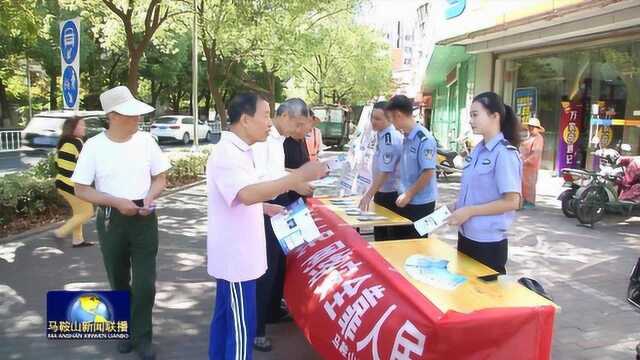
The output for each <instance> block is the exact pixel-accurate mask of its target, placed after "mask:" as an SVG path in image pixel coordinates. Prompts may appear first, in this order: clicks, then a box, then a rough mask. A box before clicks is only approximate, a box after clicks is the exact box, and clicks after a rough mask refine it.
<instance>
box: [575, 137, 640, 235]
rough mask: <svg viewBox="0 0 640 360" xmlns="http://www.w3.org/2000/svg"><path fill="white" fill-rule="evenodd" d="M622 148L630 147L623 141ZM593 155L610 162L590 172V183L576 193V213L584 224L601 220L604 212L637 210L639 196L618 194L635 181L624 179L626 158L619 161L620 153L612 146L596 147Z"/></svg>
mask: <svg viewBox="0 0 640 360" xmlns="http://www.w3.org/2000/svg"><path fill="white" fill-rule="evenodd" d="M622 149H623V150H625V151H629V150H630V146H628V145H627V144H625V145H623V148H622ZM596 155H597V156H599V157H601V159H603V160H604V161H605V162H608V163H610V164H613V166H612V167H610V168H605V169H603V170H601V171H600V172H599V173H593V174H592V175H591V183H590V184H589V185H588V186H587V187H586V188H584V189H583V190H582V191H580V193H579V194H578V195H577V200H576V202H575V206H576V217H577V218H578V221H580V223H581V224H583V225H589V226H592V227H593V225H594V224H595V223H597V222H598V221H600V220H602V218H603V217H604V215H605V213H606V212H610V213H618V214H621V215H623V216H627V217H631V216H632V215H633V214H635V213H636V211H637V210H640V199H638V201H634V200H635V199H634V200H623V199H621V198H620V195H621V194H622V192H623V190H625V188H628V187H630V186H633V185H635V184H625V183H624V182H623V179H624V176H625V173H626V170H627V165H628V164H629V163H630V162H629V161H621V160H624V159H627V160H628V158H623V157H621V156H620V154H619V153H618V152H617V151H615V150H612V149H603V150H598V151H596Z"/></svg>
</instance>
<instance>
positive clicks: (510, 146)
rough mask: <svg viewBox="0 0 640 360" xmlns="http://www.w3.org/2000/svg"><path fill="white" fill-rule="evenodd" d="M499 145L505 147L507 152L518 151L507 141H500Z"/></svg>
mask: <svg viewBox="0 0 640 360" xmlns="http://www.w3.org/2000/svg"><path fill="white" fill-rule="evenodd" d="M500 143H501V144H502V145H504V147H506V148H507V149H508V150H518V148H517V147H515V146H513V145H511V143H510V142H509V140H507V139H503V140H502V141H500Z"/></svg>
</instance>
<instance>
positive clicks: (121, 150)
mask: <svg viewBox="0 0 640 360" xmlns="http://www.w3.org/2000/svg"><path fill="white" fill-rule="evenodd" d="M100 102H101V103H102V108H103V110H104V112H105V113H107V117H108V119H109V129H108V130H106V131H105V132H103V133H102V134H99V135H97V136H95V137H93V138H91V139H90V140H88V141H87V143H86V144H85V145H84V148H83V149H82V152H81V154H80V157H79V159H78V164H77V166H76V169H75V171H74V174H73V177H72V180H73V182H74V183H75V184H76V185H75V191H76V195H77V196H78V197H80V198H82V199H84V200H86V201H89V202H91V203H93V204H96V205H98V207H99V208H98V212H97V220H96V227H97V229H98V238H99V240H100V248H101V250H102V257H103V260H104V265H105V268H106V271H107V277H108V278H109V283H110V284H111V288H112V289H113V290H125V291H129V292H130V294H131V321H130V326H129V328H130V330H131V340H127V341H123V342H121V343H119V344H118V351H120V352H121V353H128V352H131V351H132V350H133V349H134V348H135V350H136V352H137V353H138V355H139V356H140V358H141V359H154V358H155V352H154V350H153V347H152V344H151V338H152V325H151V314H152V309H153V303H154V301H155V292H156V289H155V280H156V256H157V253H158V219H157V217H156V214H155V204H154V201H155V199H156V198H157V197H158V196H159V195H160V193H162V191H163V190H164V188H165V187H166V178H165V172H166V171H167V170H169V168H170V167H171V165H170V163H169V161H168V159H167V158H166V156H165V155H164V154H163V153H162V151H161V150H160V147H158V145H157V144H156V142H155V141H154V139H153V138H152V137H151V135H150V134H149V133H145V132H139V131H138V122H139V121H140V117H141V115H144V114H147V113H150V112H152V111H153V110H154V109H153V107H151V106H149V105H147V104H145V103H142V102H140V101H138V100H137V99H135V98H134V97H133V95H132V94H131V92H130V91H129V89H128V88H126V87H124V86H118V87H116V88H113V89H111V90H107V91H105V92H104V93H102V94H101V95H100ZM92 184H93V186H92Z"/></svg>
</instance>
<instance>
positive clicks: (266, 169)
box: [251, 126, 287, 181]
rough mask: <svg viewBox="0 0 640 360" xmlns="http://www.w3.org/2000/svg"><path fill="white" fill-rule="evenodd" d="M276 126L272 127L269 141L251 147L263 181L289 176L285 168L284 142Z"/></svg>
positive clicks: (259, 175)
mask: <svg viewBox="0 0 640 360" xmlns="http://www.w3.org/2000/svg"><path fill="white" fill-rule="evenodd" d="M285 139H286V137H284V136H282V135H280V132H278V129H276V127H275V126H272V127H271V130H270V131H269V136H268V137H267V141H264V142H258V143H255V144H253V145H251V148H252V150H253V159H254V161H255V164H256V171H257V173H258V177H259V178H260V180H262V181H269V180H277V179H279V178H281V177H283V176H286V175H287V171H286V169H285V167H284V140H285Z"/></svg>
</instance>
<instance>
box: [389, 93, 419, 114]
mask: <svg viewBox="0 0 640 360" xmlns="http://www.w3.org/2000/svg"><path fill="white" fill-rule="evenodd" d="M394 110H398V111H400V112H401V113H403V114H405V115H407V116H411V115H413V100H411V99H409V98H408V97H406V96H404V95H396V96H394V97H392V98H391V100H389V104H388V105H387V111H394Z"/></svg>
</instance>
